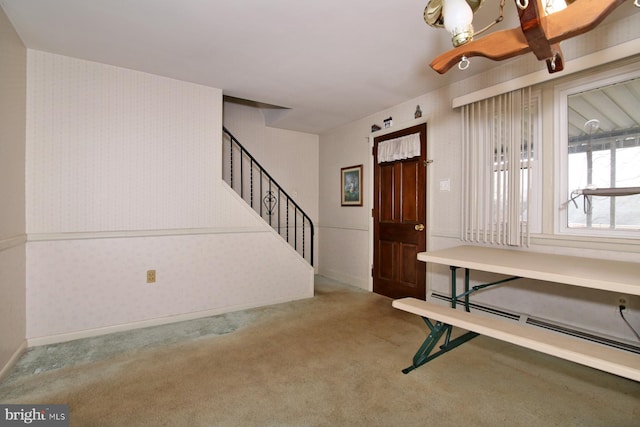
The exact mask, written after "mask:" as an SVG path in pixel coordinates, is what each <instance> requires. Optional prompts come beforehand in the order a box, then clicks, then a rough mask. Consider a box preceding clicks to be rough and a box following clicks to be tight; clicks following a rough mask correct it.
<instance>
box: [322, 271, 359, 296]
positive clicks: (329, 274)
mask: <svg viewBox="0 0 640 427" xmlns="http://www.w3.org/2000/svg"><path fill="white" fill-rule="evenodd" d="M318 274H319V275H321V276H324V277H326V278H328V279H332V280H335V281H337V282H340V283H344V284H345V285H351V286H355V287H356V288H360V289H364V290H365V291H368V290H369V281H368V280H367V278H365V279H363V278H360V277H355V276H350V275H348V274H344V273H341V272H339V271H335V270H331V269H326V268H319V269H318Z"/></svg>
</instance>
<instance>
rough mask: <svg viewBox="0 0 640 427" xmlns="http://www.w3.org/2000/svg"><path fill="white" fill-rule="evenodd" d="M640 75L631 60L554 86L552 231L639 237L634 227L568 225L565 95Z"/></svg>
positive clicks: (561, 233)
mask: <svg viewBox="0 0 640 427" xmlns="http://www.w3.org/2000/svg"><path fill="white" fill-rule="evenodd" d="M639 77H640V69H638V68H637V64H631V65H628V66H625V67H621V68H618V69H613V70H607V71H602V72H599V73H596V74H594V75H590V76H588V77H584V78H581V79H579V80H575V81H572V82H570V83H565V84H562V85H558V86H556V88H555V95H554V97H555V100H556V102H555V104H556V105H557V106H558V108H557V110H556V111H555V114H554V121H555V126H554V127H555V129H556V137H555V140H556V141H557V143H556V144H555V146H556V156H555V159H556V161H555V165H554V168H555V171H554V172H555V173H554V175H555V177H556V186H555V203H554V210H555V219H554V234H556V235H565V236H583V237H589V238H594V237H595V238H598V237H603V238H614V239H638V238H639V237H640V232H638V231H636V230H611V229H595V228H592V229H582V228H569V227H568V225H567V205H568V203H571V202H570V201H568V200H567V195H568V194H569V188H568V185H569V184H568V182H569V179H568V156H569V154H568V139H569V138H568V133H569V132H568V121H569V120H568V117H567V114H568V98H569V96H570V95H573V94H576V93H580V92H584V91H588V90H592V89H597V88H599V87H604V86H609V85H612V84H615V83H620V82H623V81H626V80H631V79H634V78H639Z"/></svg>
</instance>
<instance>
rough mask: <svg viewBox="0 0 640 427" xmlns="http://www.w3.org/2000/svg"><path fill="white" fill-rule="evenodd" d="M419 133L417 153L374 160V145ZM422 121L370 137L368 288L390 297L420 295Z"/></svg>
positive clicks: (422, 294) (423, 217)
mask: <svg viewBox="0 0 640 427" xmlns="http://www.w3.org/2000/svg"><path fill="white" fill-rule="evenodd" d="M415 133H419V134H420V146H421V149H420V156H419V157H413V158H410V159H405V160H397V161H393V162H384V163H378V158H377V153H378V144H379V143H381V142H383V141H387V140H390V139H395V138H398V137H401V136H407V135H412V134H415ZM426 148H427V125H426V124H421V125H418V126H414V127H411V128H408V129H404V130H401V131H397V132H393V133H391V134H387V135H383V136H380V137H377V138H374V147H373V154H374V205H373V224H374V232H373V238H374V247H373V291H374V292H376V293H379V294H382V295H386V296H388V297H391V298H401V297H406V296H412V297H415V298H421V299H424V298H425V295H426V283H425V276H426V265H425V263H424V262H420V261H418V259H417V254H418V252H424V251H425V250H426V246H427V239H426V228H425V227H426V219H427V218H426V217H427V215H426V203H425V199H426V164H427V163H426V159H427V153H426V152H427V149H426Z"/></svg>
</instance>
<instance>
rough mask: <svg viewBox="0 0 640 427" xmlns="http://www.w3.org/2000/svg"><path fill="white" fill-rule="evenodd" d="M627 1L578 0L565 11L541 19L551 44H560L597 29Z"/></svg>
mask: <svg viewBox="0 0 640 427" xmlns="http://www.w3.org/2000/svg"><path fill="white" fill-rule="evenodd" d="M625 1H626V0H576V1H574V2H573V3H572V4H570V5H569V6H567V7H566V8H565V9H563V10H561V11H559V12H556V13H553V14H551V15H548V16H544V17H542V18H541V21H542V26H543V27H544V29H545V34H546V36H547V40H549V43H552V44H553V43H559V42H561V41H563V40H566V39H569V38H571V37H575V36H578V35H580V34H584V33H586V32H588V31H591V30H592V29H594V28H595V27H597V26H598V25H599V24H600V23H601V22H602V21H603V20H604V19H605V18H606V17H607V16H609V14H611V12H613V11H614V10H615V9H616V8H617V7H618V6H620V5H622V4H623V3H624V2H625Z"/></svg>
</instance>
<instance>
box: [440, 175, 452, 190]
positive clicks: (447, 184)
mask: <svg viewBox="0 0 640 427" xmlns="http://www.w3.org/2000/svg"><path fill="white" fill-rule="evenodd" d="M440 191H451V181H450V180H449V178H445V179H441V180H440Z"/></svg>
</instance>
